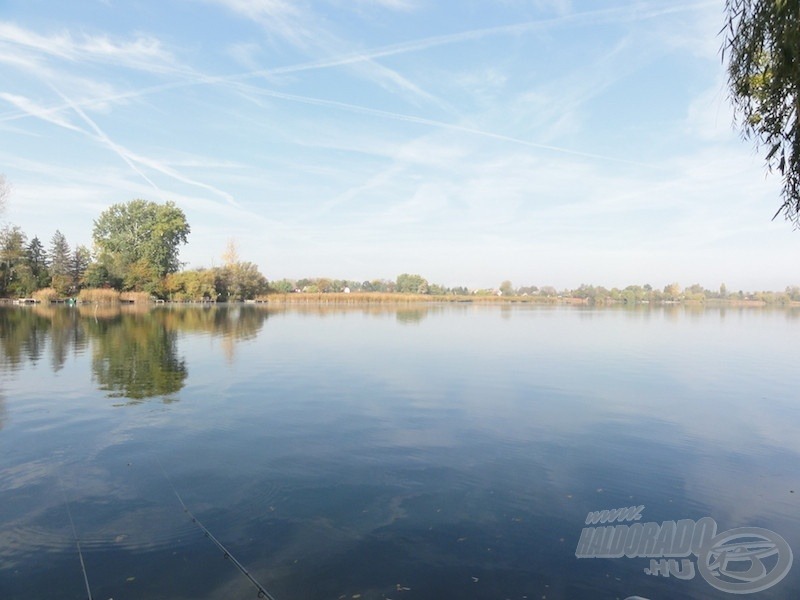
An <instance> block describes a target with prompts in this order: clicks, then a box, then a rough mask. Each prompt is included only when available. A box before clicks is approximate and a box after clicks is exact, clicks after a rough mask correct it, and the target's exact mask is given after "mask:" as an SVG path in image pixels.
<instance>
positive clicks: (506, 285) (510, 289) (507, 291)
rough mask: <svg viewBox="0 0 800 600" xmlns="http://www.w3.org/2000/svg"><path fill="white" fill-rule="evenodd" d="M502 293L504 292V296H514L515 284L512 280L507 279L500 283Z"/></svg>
mask: <svg viewBox="0 0 800 600" xmlns="http://www.w3.org/2000/svg"><path fill="white" fill-rule="evenodd" d="M500 293H501V294H503V296H513V295H514V286H513V285H512V283H511V282H510V281H508V280H507V279H506V280H505V281H504V282H503V283H501V284H500Z"/></svg>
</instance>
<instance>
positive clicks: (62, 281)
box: [48, 229, 72, 294]
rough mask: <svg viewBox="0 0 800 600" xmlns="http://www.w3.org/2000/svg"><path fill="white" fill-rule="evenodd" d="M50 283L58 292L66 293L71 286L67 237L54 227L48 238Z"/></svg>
mask: <svg viewBox="0 0 800 600" xmlns="http://www.w3.org/2000/svg"><path fill="white" fill-rule="evenodd" d="M48 255H49V257H50V265H49V269H48V271H49V273H50V285H51V286H52V287H53V289H55V290H56V291H57V292H58V293H59V294H66V293H67V292H69V289H70V287H71V286H72V278H71V277H70V249H69V244H68V243H67V238H66V237H65V236H64V234H63V233H61V232H60V231H59V230H57V229H56V232H55V233H54V234H53V237H52V239H51V240H50V251H49V252H48Z"/></svg>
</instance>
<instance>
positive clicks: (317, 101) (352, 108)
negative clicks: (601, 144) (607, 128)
mask: <svg viewBox="0 0 800 600" xmlns="http://www.w3.org/2000/svg"><path fill="white" fill-rule="evenodd" d="M252 90H253V91H256V92H257V93H259V94H262V95H264V96H270V97H272V98H278V99H281V100H288V101H291V102H302V103H303V104H310V105H314V106H324V107H330V108H336V109H340V110H346V111H349V112H354V113H358V114H363V115H369V116H373V117H378V118H383V119H392V120H394V121H404V122H406V123H416V124H419V125H427V126H429V127H436V128H439V129H449V130H451V131H458V132H461V133H469V134H472V135H477V136H481V137H486V138H491V139H495V140H500V141H504V142H510V143H513V144H519V145H521V146H527V147H529V148H537V149H539V150H549V151H551V152H558V153H561V154H570V155H572V156H580V157H583V158H592V159H598V160H604V161H610V162H616V163H622V164H627V165H634V166H637V167H646V168H656V167H655V166H654V165H651V164H647V163H641V162H636V161H633V160H627V159H624V158H615V157H612V156H606V155H603V154H594V153H592V152H582V151H580V150H571V149H569V148H563V147H561V146H553V145H550V144H540V143H538V142H531V141H528V140H523V139H520V138H515V137H511V136H508V135H503V134H500V133H493V132H491V131H485V130H483V129H476V128H474V127H466V126H463V125H456V124H453V123H446V122H444V121H436V120H434V119H426V118H424V117H415V116H412V115H406V114H402V113H395V112H389V111H385V110H378V109H375V108H367V107H366V106H358V105H356V104H347V103H345V102H337V101H335V100H323V99H321V98H311V97H308V96H298V95H295V94H286V93H284V92H276V91H272V90H264V89H261V88H252Z"/></svg>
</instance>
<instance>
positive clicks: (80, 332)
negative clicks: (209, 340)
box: [0, 305, 269, 416]
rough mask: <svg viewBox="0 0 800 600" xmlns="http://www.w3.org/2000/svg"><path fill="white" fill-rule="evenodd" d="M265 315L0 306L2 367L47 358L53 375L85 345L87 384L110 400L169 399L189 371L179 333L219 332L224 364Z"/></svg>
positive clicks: (262, 310)
mask: <svg viewBox="0 0 800 600" xmlns="http://www.w3.org/2000/svg"><path fill="white" fill-rule="evenodd" d="M268 314H269V311H268V310H267V309H266V307H235V306H224V305H223V306H213V307H180V308H171V307H163V308H155V309H154V308H151V307H139V306H96V305H95V306H80V307H77V308H75V307H72V308H70V307H42V306H37V307H32V308H31V307H24V308H23V307H3V308H0V370H3V371H8V372H14V371H17V370H19V369H21V368H22V367H23V366H24V365H25V364H26V363H30V364H33V365H36V364H38V363H39V362H40V361H41V360H42V359H43V358H44V357H45V356H46V357H47V358H48V359H49V363H50V368H51V370H52V371H53V372H57V371H59V370H61V369H62V368H63V366H64V364H65V362H66V360H67V359H68V357H69V356H70V355H71V354H72V355H76V356H77V355H80V354H83V353H84V352H85V351H86V350H87V349H88V348H91V369H92V378H93V381H94V382H95V384H96V385H97V386H98V388H99V389H100V390H102V391H105V392H108V396H109V397H112V398H126V399H128V400H130V401H131V402H130V403H138V402H141V401H143V400H145V399H148V398H154V397H162V398H164V399H165V401H174V400H177V396H176V394H177V393H178V392H179V391H180V390H181V389H182V388H183V386H184V384H185V381H186V378H187V376H188V367H187V365H186V361H185V360H184V359H183V358H181V356H180V352H179V339H180V336H181V335H182V334H184V333H205V334H210V335H212V336H215V337H220V338H221V339H222V348H223V352H224V353H225V356H226V358H227V359H228V361H229V362H230V361H232V360H233V357H234V354H235V347H236V344H237V343H238V342H241V341H244V340H249V339H253V338H254V337H255V336H256V335H257V334H258V332H259V331H260V330H261V328H262V327H263V324H264V322H265V321H266V319H267V317H268ZM0 402H1V400H0ZM1 406H2V405H0V407H1ZM0 416H1V415H0Z"/></svg>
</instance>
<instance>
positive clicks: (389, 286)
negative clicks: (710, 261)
mask: <svg viewBox="0 0 800 600" xmlns="http://www.w3.org/2000/svg"><path fill="white" fill-rule="evenodd" d="M0 183H2V184H3V185H5V182H4V181H2V182H0ZM189 233H190V227H189V223H188V222H187V220H186V216H185V215H184V213H183V211H181V209H180V208H178V207H177V206H176V205H175V204H174V203H172V202H166V203H165V204H157V203H155V202H150V201H146V200H131V201H130V202H127V203H121V204H114V205H113V206H111V207H109V208H108V209H106V210H105V211H103V212H102V213H101V214H100V216H99V217H98V219H97V220H95V221H94V227H93V230H92V241H93V248H92V250H90V249H89V248H87V247H86V246H83V245H76V246H70V244H69V243H68V241H67V239H66V237H65V236H64V234H63V233H61V232H60V231H59V230H56V232H55V233H54V234H53V235H52V237H51V238H50V240H49V244H48V245H47V246H46V247H45V245H44V244H43V243H42V241H41V240H40V238H39V237H38V236H34V237H33V238H31V239H28V237H27V235H26V234H25V232H24V231H22V229H21V228H20V227H18V226H16V225H7V226H5V227H4V228H2V230H0V297H6V298H8V297H30V296H31V295H34V294H37V293H41V294H40V295H41V297H43V298H58V297H60V298H65V297H76V296H78V295H80V294H81V292H82V290H85V289H97V288H100V289H111V290H117V291H121V292H123V291H132V292H144V293H145V294H146V295H149V296H152V297H155V298H159V299H164V300H172V301H212V302H217V301H242V300H250V299H254V298H257V297H259V296H263V295H266V294H268V293H283V294H289V293H306V294H328V293H348V292H356V293H359V292H360V293H364V292H372V293H382V294H414V295H420V296H431V297H436V296H498V297H522V298H524V297H527V298H530V299H536V300H544V301H553V300H557V299H559V298H571V299H577V300H581V301H584V302H586V303H589V304H610V303H624V304H637V303H645V302H686V301H688V302H704V301H706V300H709V299H718V300H759V301H763V302H767V303H770V304H788V303H790V302H798V301H800V288H798V287H797V286H794V287H789V288H786V290H785V291H784V292H779V293H776V292H763V291H762V292H744V291H742V290H739V291H738V292H729V291H728V290H727V288H726V286H725V284H722V285H720V286H719V288H718V289H714V290H710V289H706V288H704V287H703V286H701V285H700V284H693V285H691V286H689V287H687V288H682V287H681V286H680V285H679V284H678V283H671V284H669V285H666V286H664V287H663V288H654V287H653V286H651V285H649V284H644V285H629V286H627V287H625V288H616V287H614V288H611V289H608V288H605V287H603V286H594V285H586V284H582V285H580V286H579V287H577V288H575V289H562V290H557V289H556V288H554V287H552V286H542V287H539V286H536V285H525V286H520V287H515V286H514V285H513V284H512V283H511V282H510V281H508V280H506V281H503V282H502V283H501V284H500V285H499V286H498V287H496V288H485V289H472V290H470V289H468V288H467V287H466V286H455V287H448V286H445V285H442V284H437V283H430V282H429V281H428V280H427V279H426V278H424V277H423V276H421V275H419V274H411V273H402V274H400V275H398V276H397V277H396V278H395V279H394V280H387V279H373V280H366V281H356V280H346V279H332V278H326V277H315V278H302V279H281V280H278V281H274V282H272V283H271V284H270V283H269V282H268V281H267V278H266V277H264V275H263V274H262V273H261V272H260V271H259V269H258V266H257V265H255V264H254V263H252V262H248V261H243V260H240V258H239V256H238V252H237V250H236V245H235V243H234V242H233V241H231V242H229V244H228V247H227V249H226V250H225V252H224V254H223V255H222V263H223V264H222V266H220V267H213V268H209V269H206V268H198V269H191V270H181V267H182V264H181V262H180V260H179V250H180V247H181V246H182V245H184V244H186V243H187V239H188V235H189ZM43 292H46V293H43Z"/></svg>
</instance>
